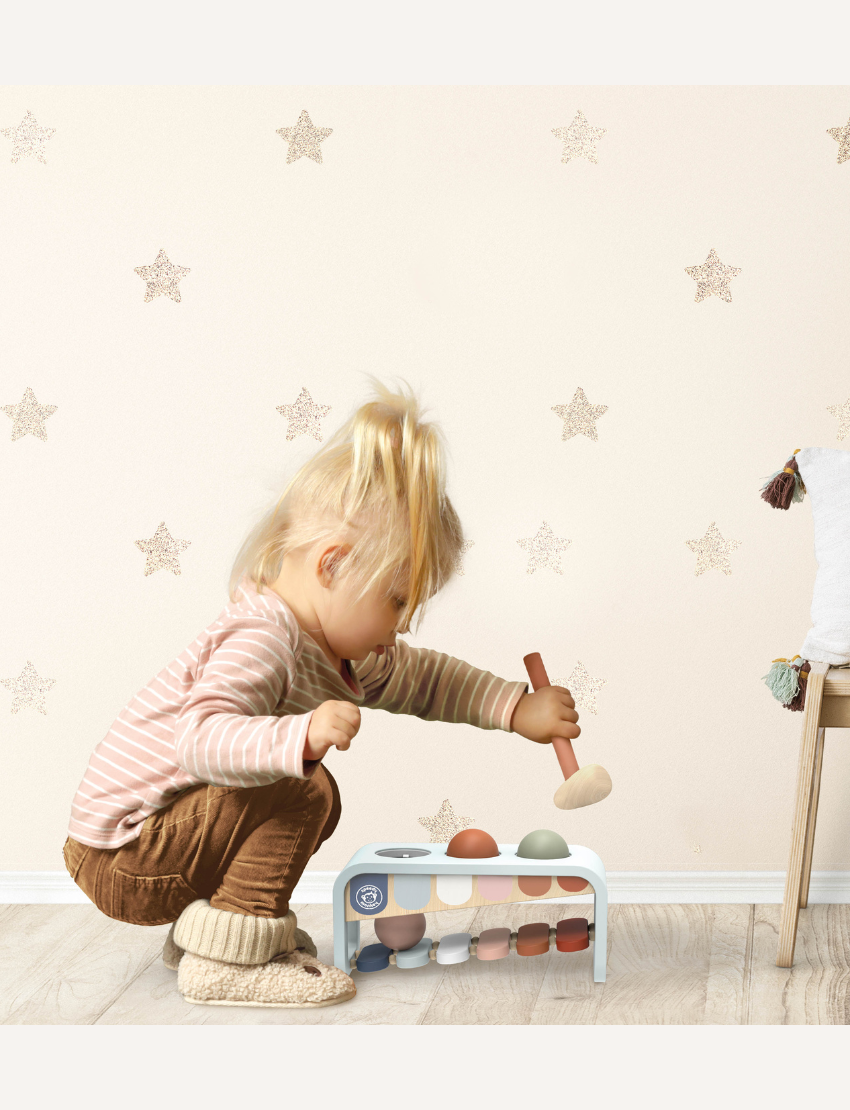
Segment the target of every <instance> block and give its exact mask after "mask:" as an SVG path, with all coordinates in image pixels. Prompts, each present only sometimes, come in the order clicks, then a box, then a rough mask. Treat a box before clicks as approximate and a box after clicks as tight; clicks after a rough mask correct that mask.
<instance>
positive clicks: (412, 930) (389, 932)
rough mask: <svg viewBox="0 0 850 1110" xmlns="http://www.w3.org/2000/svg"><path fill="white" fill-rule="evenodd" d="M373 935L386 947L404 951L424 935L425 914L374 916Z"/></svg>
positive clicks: (413, 945)
mask: <svg viewBox="0 0 850 1110" xmlns="http://www.w3.org/2000/svg"><path fill="white" fill-rule="evenodd" d="M375 936H376V937H377V938H378V940H379V941H380V942H381V944H385V945H386V946H387V948H397V949H398V951H399V952H405V951H407V949H408V948H415V947H416V945H417V944H418V943H419V942H420V940H422V938H423V937H424V936H425V914H424V913H404V914H399V916H398V917H376V918H375Z"/></svg>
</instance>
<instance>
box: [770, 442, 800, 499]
mask: <svg viewBox="0 0 850 1110" xmlns="http://www.w3.org/2000/svg"><path fill="white" fill-rule="evenodd" d="M799 450H800V448H799V447H798V448H797V450H796V451H795V452H794V455H796V454H797V451H799ZM794 455H792V456H791V458H790V459H789V460H788V462H787V463H786V464H785V467H784V469H783V470H778V471H777V472H776V474H775V475H774V476H773V478H771V480H770V481H769V482H768V483H767V485H766V486H765V487H764V489H763V490H762V494H761V496H762V498H763V499H764V500H765V501H766V502H767V503H768V505H772V506H773V507H774V509H788V508H790V506H791V501H792V499H793V497H794V490H795V488H796V486H797V483H798V482H799V485H800V493H801V494H802V493H805V492H806V487H805V485H804V484H803V479H802V477H801V476H800V472H799V469H798V467H797V460H796V459H795V458H794ZM798 500H799V497H798Z"/></svg>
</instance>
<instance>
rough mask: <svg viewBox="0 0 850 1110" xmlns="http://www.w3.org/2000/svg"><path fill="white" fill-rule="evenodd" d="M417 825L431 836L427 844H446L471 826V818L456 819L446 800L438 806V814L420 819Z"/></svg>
mask: <svg viewBox="0 0 850 1110" xmlns="http://www.w3.org/2000/svg"><path fill="white" fill-rule="evenodd" d="M418 820H419V824H420V825H424V826H425V828H426V829H427V830H428V832H429V833H430V834H431V839H430V840H429V841H428V843H429V844H448V842H449V841H450V840H451V838H452V837H453V836H456V835H457V833H459V832H463V830H464V829H468V828H469V826H470V825H471V824H472V818H471V817H458V816H457V814H456V813H455V811H454V810H453V809H452V807H451V803H450V802H449V799H448V798H446V799H445V800H444V801H443V804H442V805H441V806H440V812H439V813H438V814H436V816H434V817H420V818H419V819H418Z"/></svg>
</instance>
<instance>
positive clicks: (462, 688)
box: [68, 575, 528, 848]
mask: <svg viewBox="0 0 850 1110" xmlns="http://www.w3.org/2000/svg"><path fill="white" fill-rule="evenodd" d="M344 666H346V668H347V671H348V673H349V674H350V676H351V681H350V682H349V681H347V679H346V678H344V677H343V675H342V674H340V673H339V672H338V671H337V670H336V668H335V667H334V666H333V665H332V663H331V662H330V661H329V660H328V658H327V656H326V655H325V654H324V652H323V651H322V649H321V647H320V646H319V644H318V643H317V641H316V640H314V639H313V637H312V636H311V635H310V634H309V633H308V632H305V631H304V630H303V629H302V628H301V627H300V625H299V624H298V621H297V619H296V617H295V614H294V613H293V612H292V610H291V609H290V608H289V606H288V605H287V604H286V602H285V601H284V600H283V598H281V597H280V596H279V595H278V594H276V593H275V592H274V591H273V590H271V589H270V588H269V587H264V592H263V593H262V594H259V593H258V592H257V590H256V586H255V583H254V582H253V581H252V580H251V579H250V578H248V576H247V575H244V576H243V577H242V579H241V581H240V583H239V587H238V590H237V595H236V601H235V602H231V603H229V604H227V605H226V606H225V607H224V609H223V610H222V612H221V613H220V614H219V616H218V617H217V618H216V620H214V621H213V622H212V624H210V625H208V626H207V628H205V629H204V630H203V632H201V634H200V635H199V636H198V637H197V639H196V640H195V641H194V643H192V644H190V645H189V646H188V647H187V648H186V649H185V651H183V652H182V654H181V655H179V656H178V657H177V658H176V659H175V660H174V661H173V662H171V663H169V664H168V665H167V666H165V667H163V669H162V670H161V671H160V672H159V674H157V675H156V676H155V677H154V678H153V679H152V680H151V681H150V682H149V683H148V684H147V686H145V687H144V689H142V690H140V691H139V693H138V694H136V696H135V697H134V698H133V699H132V700H131V701H130V702H129V703H128V704H127V705H126V706H125V707H124V709H122V710H121V712H120V713H119V714H118V716H117V718H116V719H115V721H114V722H113V724H112V726H111V727H110V729H109V731H108V732H107V734H106V736H104V738H103V739H102V740H101V741H100V743H99V744H98V745H97V747H96V748H95V749H94V751H93V752H92V755H91V758H90V759H89V763H88V766H87V768H86V772H85V775H84V776H83V780H82V782H81V783H80V785H79V788H78V790H77V793H76V795H75V797H74V800H73V803H72V805H71V821H70V824H69V827H68V833H69V835H70V836H71V837H73V838H74V840H78V841H79V842H80V843H81V844H89V845H92V846H93V847H95V848H118V847H120V845H122V844H126V843H127V842H128V841H131V840H134V839H135V838H136V837H137V836H138V835H139V833H140V832H141V828H142V822H143V821H144V820H145V818H146V817H148V816H150V814H152V813H156V812H157V811H158V810H160V809H162V808H163V807H164V806H167V805H168V804H169V802H171V801H173V800H174V797H175V796H176V795H177V794H179V793H181V792H182V791H184V790H187V789H188V788H189V787H191V786H195V785H197V784H198V783H211V784H212V785H214V786H241V787H252V786H263V785H266V784H267V783H270V782H276V781H277V780H278V779H281V778H284V777H285V776H292V777H294V778H299V779H307V778H309V777H310V776H311V775H312V774H313V772H314V771H315V769H316V763H317V761H315V760H305V759H304V744H305V741H306V739H307V730H308V728H309V726H310V719H311V717H312V715H313V710H314V709H317V708H318V707H319V706H320V705H321V704H322V702H324V701H350V702H352V703H353V704H354V705H358V706H366V707H367V708H369V709H386V710H388V711H389V712H390V713H410V714H412V715H413V716H416V717H420V718H421V719H422V720H423V721H451V722H462V723H465V724H471V725H476V726H477V727H478V728H485V729H495V728H500V729H504V730H505V731H506V732H510V731H511V727H510V721H511V716H512V714H513V711H514V708H515V706H516V704H517V702H518V701H519V699H520V696H521V695H522V694H523V693H525V692H527V690H528V683H527V682H511V681H508V680H506V679H502V678H497V677H496V675H494V674H491V673H490V672H489V671H481V670H477V669H476V668H475V667H472V666H470V665H469V664H468V663H465V662H464V661H463V660H462V659H455V658H453V657H452V656H450V655H445V654H443V653H441V652H437V651H433V650H431V649H429V648H416V647H411V646H410V645H409V644H407V643H406V642H405V641H404V640H400V639H396V642H395V644H394V645H393V647H391V648H386V649H385V651H384V654H383V655H381V656H379V655H377V653H375V652H372V653H370V654H369V655H368V656H367V657H366V659H363V660H360V661H357V660H354V661H350V662H349V661H348V660H346V661H345V662H344Z"/></svg>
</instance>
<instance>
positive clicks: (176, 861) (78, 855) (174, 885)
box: [63, 763, 341, 925]
mask: <svg viewBox="0 0 850 1110" xmlns="http://www.w3.org/2000/svg"><path fill="white" fill-rule="evenodd" d="M340 810H341V806H340V798H339V789H338V787H337V784H336V782H335V781H334V778H333V776H332V775H331V773H330V771H327V770H326V769H325V768H324V767H323V766H322V764H321V763H320V764H319V766H318V767H317V768H316V770H315V773H314V774H313V776H312V777H311V778H309V779H294V778H284V779H279V780H278V781H277V782H273V783H271V784H269V785H268V786H255V787H250V788H242V787H235V786H208V785H207V784H206V783H201V784H200V785H198V786H193V787H191V788H190V789H189V790H185V791H184V792H183V793H182V794H179V795H178V796H177V797H176V798H175V800H174V801H173V802H171V803H170V804H169V805H167V806H166V807H165V808H164V809H161V810H159V811H158V812H157V813H152V814H151V815H150V817H147V818H146V819H145V821H144V822H143V823H142V831H141V833H140V834H139V836H138V837H137V838H136V839H135V840H131V841H130V842H129V843H128V844H122V845H121V847H120V848H92V847H89V846H88V845H86V844H80V843H79V842H78V841H76V840H73V839H72V838H71V837H69V838H68V839H67V840H66V842H65V847H64V851H63V855H64V857H65V866H66V867H67V868H68V871H69V872H70V874H71V877H72V878H73V880H74V882H76V884H77V886H79V887H80V888H81V889H82V890H83V891H84V892H85V893H86V894H87V895H88V897H89V898H90V899H91V900H92V902H94V904H95V905H96V906H97V908H98V909H99V910H101V911H102V912H103V913H105V914H106V915H107V917H112V918H115V919H116V920H118V921H127V922H129V923H130V924H132V925H166V924H168V923H169V922H171V921H176V920H177V918H178V917H179V916H180V914H181V913H182V912H183V910H184V909H185V908H186V906H188V905H189V903H190V902H194V901H195V900H196V899H198V898H208V899H209V902H210V905H211V906H212V907H213V908H214V909H219V910H231V911H232V912H233V913H244V914H253V915H254V916H255V917H283V916H284V915H285V914H286V913H287V911H288V910H289V899H290V898H291V896H292V891H293V889H294V887H295V884H296V883H297V882H298V880H299V878H300V877H301V874H302V872H303V871H304V868H305V867H306V865H307V861H308V860H309V859H310V856H312V855H313V854H314V853H315V852H316V851H317V850H318V848H319V846H320V845H321V844H322V843H323V842H324V841H325V840H327V839H328V837H329V836H330V835H331V834H332V833H333V831H334V829H335V828H336V826H337V823H338V822H339V816H340Z"/></svg>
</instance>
